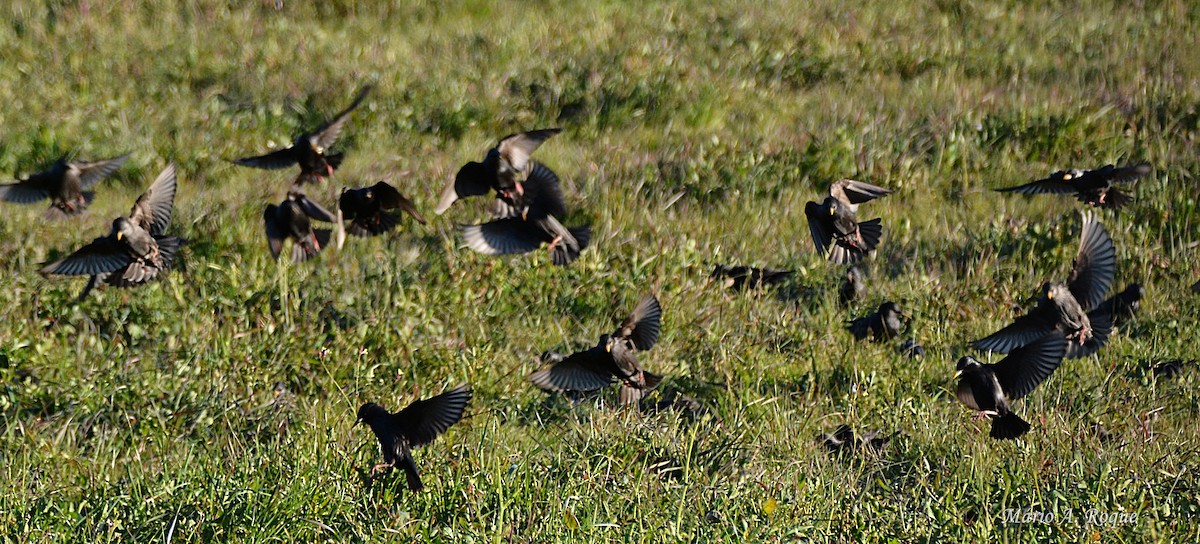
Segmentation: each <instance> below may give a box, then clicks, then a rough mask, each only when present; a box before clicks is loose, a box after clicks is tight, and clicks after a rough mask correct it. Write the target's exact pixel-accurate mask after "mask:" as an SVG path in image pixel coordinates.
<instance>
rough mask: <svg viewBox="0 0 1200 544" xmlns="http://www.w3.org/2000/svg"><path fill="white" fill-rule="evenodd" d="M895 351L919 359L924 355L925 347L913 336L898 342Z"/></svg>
mask: <svg viewBox="0 0 1200 544" xmlns="http://www.w3.org/2000/svg"><path fill="white" fill-rule="evenodd" d="M896 352H897V353H899V354H901V355H907V356H908V357H909V358H910V359H920V358H922V357H924V356H925V348H923V347H921V344H920V343H919V342H917V339H915V338H909V339H908V340H905V341H904V343H903V344H900V347H899V348H896Z"/></svg>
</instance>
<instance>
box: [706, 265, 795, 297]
mask: <svg viewBox="0 0 1200 544" xmlns="http://www.w3.org/2000/svg"><path fill="white" fill-rule="evenodd" d="M792 272H793V271H792V270H782V269H778V268H754V267H750V266H732V265H725V264H719V265H717V266H716V268H714V269H713V271H712V274H711V275H710V276H709V277H711V278H713V279H717V278H723V279H724V282H723V283H724V284H725V287H729V288H732V289H735V290H738V291H740V290H742V289H758V288H759V287H764V286H767V285H775V284H777V283H779V282H781V281H783V280H785V279H787V277H788V276H791V275H792Z"/></svg>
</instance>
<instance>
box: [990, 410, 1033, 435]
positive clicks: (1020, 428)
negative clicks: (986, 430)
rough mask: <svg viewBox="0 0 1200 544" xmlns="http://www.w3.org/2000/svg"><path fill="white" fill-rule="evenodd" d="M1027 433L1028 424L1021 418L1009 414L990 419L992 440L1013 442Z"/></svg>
mask: <svg viewBox="0 0 1200 544" xmlns="http://www.w3.org/2000/svg"><path fill="white" fill-rule="evenodd" d="M1027 432H1029V423H1028V422H1026V421H1025V420H1024V419H1021V416H1018V415H1017V414H1014V413H1012V412H1009V413H1007V414H1004V415H1002V416H996V417H994V418H992V433H991V436H992V438H995V439H997V440H1013V439H1016V438H1020V437H1021V435H1024V434H1025V433H1027Z"/></svg>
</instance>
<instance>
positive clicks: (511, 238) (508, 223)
mask: <svg viewBox="0 0 1200 544" xmlns="http://www.w3.org/2000/svg"><path fill="white" fill-rule="evenodd" d="M459 228H460V229H461V230H462V236H463V240H464V241H465V242H466V243H467V247H470V248H471V249H473V250H475V251H478V252H479V253H483V254H484V255H511V254H514V253H529V252H530V251H533V250H535V249H537V248H538V246H540V245H542V237H541V236H539V235H538V233H537V232H536V230H535V229H534V228H533V227H532V225H531V224H530V223H528V222H526V221H525V220H523V219H521V218H520V217H508V218H504V219H496V220H495V221H489V222H487V223H483V224H482V225H461V226H460V227H459Z"/></svg>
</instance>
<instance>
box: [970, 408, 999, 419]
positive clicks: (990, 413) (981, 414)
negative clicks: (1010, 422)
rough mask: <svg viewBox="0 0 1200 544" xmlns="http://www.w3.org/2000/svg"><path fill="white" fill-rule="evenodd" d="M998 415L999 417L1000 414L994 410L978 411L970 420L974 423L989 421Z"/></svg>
mask: <svg viewBox="0 0 1200 544" xmlns="http://www.w3.org/2000/svg"><path fill="white" fill-rule="evenodd" d="M998 415H1000V413H999V412H997V411H995V410H980V411H978V412H975V414H974V415H972V416H971V419H972V420H974V421H983V420H985V419H991V418H993V417H996V416H998Z"/></svg>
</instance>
